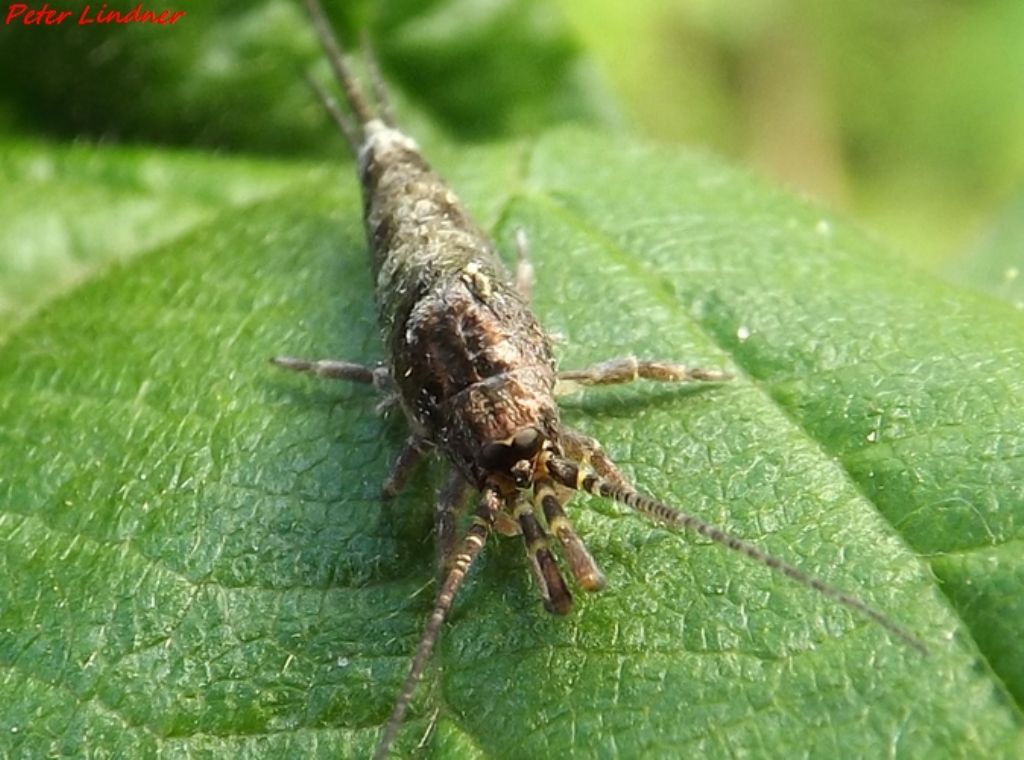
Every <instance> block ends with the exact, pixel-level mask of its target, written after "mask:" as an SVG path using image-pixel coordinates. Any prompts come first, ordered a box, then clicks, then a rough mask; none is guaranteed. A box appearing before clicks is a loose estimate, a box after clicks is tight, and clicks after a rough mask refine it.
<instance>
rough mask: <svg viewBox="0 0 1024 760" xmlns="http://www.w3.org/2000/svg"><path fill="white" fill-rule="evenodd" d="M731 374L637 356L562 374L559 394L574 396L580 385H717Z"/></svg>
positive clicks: (560, 373) (559, 376) (611, 360)
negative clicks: (648, 382) (691, 382)
mask: <svg viewBox="0 0 1024 760" xmlns="http://www.w3.org/2000/svg"><path fill="white" fill-rule="evenodd" d="M732 377H733V375H732V373H731V372H725V371H723V370H718V369H703V368H701V367H687V366H685V365H683V364H674V363H672V362H660V361H645V360H642V359H637V358H636V357H635V356H627V357H624V358H622V359H610V360H609V361H605V362H599V363H598V364H593V365H591V366H589V367H585V368H584V369H577V370H567V371H564V372H559V373H558V382H559V386H562V387H558V388H556V389H555V392H556V393H571V392H572V391H573V390H575V386H577V385H615V384H619V383H631V382H633V381H634V380H659V381H663V382H680V381H684V380H703V381H711V382H717V381H721V380H731V379H732Z"/></svg>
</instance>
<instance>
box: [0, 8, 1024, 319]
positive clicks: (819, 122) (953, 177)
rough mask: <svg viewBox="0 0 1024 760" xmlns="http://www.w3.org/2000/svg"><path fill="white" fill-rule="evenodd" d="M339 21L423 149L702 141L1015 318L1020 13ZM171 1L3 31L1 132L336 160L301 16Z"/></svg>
mask: <svg viewBox="0 0 1024 760" xmlns="http://www.w3.org/2000/svg"><path fill="white" fill-rule="evenodd" d="M326 4H327V5H328V6H329V9H330V11H331V15H332V16H333V17H334V19H335V21H336V23H337V24H338V25H339V27H340V28H341V29H342V30H343V32H344V34H345V36H346V37H347V38H348V39H349V40H354V39H356V38H357V37H358V33H357V32H358V30H359V29H361V28H363V27H367V28H369V29H370V32H371V35H372V37H373V39H374V40H375V45H376V47H377V49H378V54H379V57H380V58H381V60H382V66H383V68H384V70H385V74H386V76H387V78H388V79H389V81H391V82H392V83H393V84H394V89H395V90H396V91H397V99H398V101H399V109H400V112H401V114H402V116H403V118H404V120H405V121H407V122H408V123H410V124H411V125H412V126H411V131H413V132H414V133H416V134H418V135H420V136H426V141H427V142H428V143H429V142H430V141H431V140H450V141H456V142H457V141H465V140H472V141H482V140H493V139H505V138H510V137H511V138H516V137H528V136H529V135H531V134H535V133H537V132H539V131H542V130H544V129H546V128H549V127H551V126H552V125H555V124H558V123H562V122H565V121H574V122H584V123H589V124H593V125H595V126H598V127H600V128H604V129H613V130H624V131H628V132H630V133H633V134H639V135H644V136H650V137H653V138H656V139H659V140H663V141H677V142H680V143H685V144H687V145H696V146H704V147H706V148H707V149H709V150H710V151H713V152H715V153H719V154H722V155H724V156H726V157H728V158H729V159H730V160H731V161H733V162H734V163H737V164H740V165H745V166H749V167H751V168H752V169H753V170H754V171H756V172H758V173H762V174H766V175H768V176H771V177H774V178H777V179H778V180H779V181H781V182H782V183H784V184H786V185H788V186H790V187H792V188H795V189H796V190H798V191H800V192H803V193H806V194H808V195H810V196H812V197H815V198H818V199H820V200H821V201H822V202H823V203H825V204H826V205H828V206H831V207H834V208H839V209H842V210H845V211H847V212H848V213H849V214H850V215H851V216H853V217H855V218H857V219H859V220H861V221H862V222H863V224H864V225H865V226H866V227H868V228H870V229H874V230H875V231H876V232H877V233H878V234H879V235H880V236H881V237H882V238H884V239H887V240H889V241H890V242H891V243H893V244H894V246H895V248H896V249H898V250H899V251H901V252H903V253H904V254H905V255H906V256H907V257H909V258H911V259H912V260H914V261H916V262H917V263H919V264H920V265H922V266H924V267H926V268H928V269H931V270H933V271H937V272H940V273H942V274H945V275H946V276H948V277H951V278H952V279H955V280H959V281H961V282H964V283H966V284H969V285H973V286H976V287H979V288H981V289H983V290H987V291H989V292H991V293H993V294H995V295H998V296H1000V297H1003V298H1008V299H1010V300H1012V301H1014V302H1020V301H1024V290H1021V287H1020V285H1019V283H1018V282H1017V280H1016V272H1017V271H1019V269H1020V268H1021V266H1022V265H1024V262H1021V261H1020V260H1021V259H1022V258H1024V256H1022V255H1021V250H1022V249H1021V245H1020V241H1021V240H1024V184H1022V183H1024V44H1022V41H1024V2H1021V1H1020V0H987V1H978V2H971V3H967V2H953V1H951V0H908V2H903V3H888V2H882V1H881V0H859V1H857V2H849V3H838V2H824V3H823V2H818V1H814V0H784V1H780V0H735V1H733V2H714V0H635V1H634V2H628V3H627V2H622V1H621V0H416V1H415V2H413V1H412V0H390V1H389V0H383V1H380V2H370V1H369V0H347V1H345V2H333V3H332V2H327V3H326ZM36 5H37V6H38V5H40V4H36ZM66 5H67V7H69V8H80V7H81V6H82V5H84V4H83V3H81V2H77V1H76V2H68V3H67V4H66ZM131 5H133V3H129V4H127V5H125V6H124V7H125V8H129V7H131ZM111 6H112V7H117V6H115V5H114V4H111ZM152 7H154V8H156V7H157V6H152ZM161 7H163V6H161ZM167 7H173V8H174V9H181V10H186V11H187V13H188V15H187V16H186V17H185V18H184V19H182V20H181V21H180V22H179V23H178V24H177V25H175V26H168V27H159V26H151V25H140V24H131V25H124V26H119V25H108V26H99V25H92V26H84V27H79V26H76V25H75V24H74V21H73V20H72V21H70V22H68V23H65V24H63V25H61V26H59V27H41V28H35V27H26V26H24V25H20V24H18V23H17V22H15V23H13V24H10V25H3V26H0V67H2V70H3V71H4V76H3V78H2V81H0V136H3V135H6V136H7V137H8V138H10V137H11V136H12V135H16V136H26V135H28V136H33V137H36V138H42V139H45V140H54V141H65V140H69V139H77V138H83V137H84V138H85V139H87V140H91V141H97V140H99V141H118V142H129V143H132V144H154V143H157V144H170V145H188V146H201V147H203V148H215V149H217V150H219V151H230V152H247V153H261V154H271V155H278V156H290V157H291V156H303V155H305V156H310V157H317V158H318V159H319V158H324V157H330V156H337V155H340V154H341V151H342V148H341V144H340V142H339V140H338V139H337V138H336V137H335V136H334V135H332V133H331V131H330V127H329V125H328V124H327V122H326V120H325V119H324V117H323V114H322V113H321V112H320V109H319V107H318V105H317V104H316V103H315V102H313V100H312V98H311V97H310V94H309V92H308V90H307V88H306V86H305V85H304V83H303V82H302V80H301V76H300V74H301V72H302V71H303V70H304V69H305V68H308V67H316V68H317V71H318V73H320V74H321V75H326V69H325V68H324V66H323V62H322V60H320V56H319V52H318V50H317V48H316V45H315V43H314V41H313V39H312V37H311V35H310V32H309V29H308V26H307V24H306V22H305V19H304V17H303V15H302V13H301V12H300V10H299V8H298V6H297V2H292V0H255V1H253V2H241V1H240V0H216V1H215V0H207V1H205V2H195V1H194V0H179V1H178V2H176V3H172V4H169V5H168V6H167ZM12 145H15V147H13V148H12V147H11V146H12ZM0 149H2V150H4V151H5V152H7V153H8V154H9V153H10V152H11V151H12V150H16V149H17V148H16V143H11V142H10V141H8V142H7V143H6V147H4V146H0ZM638 181H642V178H638ZM3 202H4V201H3V199H0V204H2V203H3ZM682 202H685V200H684V201H682ZM2 274H3V273H2V272H0V276H2Z"/></svg>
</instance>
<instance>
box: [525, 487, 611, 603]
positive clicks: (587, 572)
mask: <svg viewBox="0 0 1024 760" xmlns="http://www.w3.org/2000/svg"><path fill="white" fill-rule="evenodd" d="M533 498H534V504H536V505H537V506H538V507H540V508H541V509H543V510H544V517H545V519H546V520H547V521H548V529H549V530H550V531H551V532H552V533H554V534H555V537H556V538H558V540H559V542H560V543H561V544H562V552H563V553H564V554H565V558H566V560H567V561H568V562H569V570H570V571H571V572H572V576H573V578H574V579H575V580H576V583H577V584H578V585H579V587H580V588H582V589H583V590H584V591H600V590H601V589H603V588H604V587H605V578H604V574H603V573H602V572H601V569H600V568H599V567H598V566H597V563H596V562H594V558H593V557H592V556H590V552H589V551H587V547H586V546H585V545H584V543H583V541H582V540H581V539H580V537H579V536H578V535H576V531H575V530H574V529H573V527H572V523H571V522H569V517H568V516H567V515H566V514H565V511H564V510H563V509H562V503H561V502H560V501H559V499H558V495H557V494H556V492H555V484H554V481H552V480H551V478H548V477H543V478H538V479H537V480H535V481H534V484H533Z"/></svg>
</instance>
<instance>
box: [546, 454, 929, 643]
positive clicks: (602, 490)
mask: <svg viewBox="0 0 1024 760" xmlns="http://www.w3.org/2000/svg"><path fill="white" fill-rule="evenodd" d="M545 465H546V469H547V472H548V473H549V474H550V475H551V478H552V479H553V480H554V481H555V482H556V483H561V484H562V485H564V486H567V487H569V488H572V489H574V490H577V491H586V492H588V493H592V494H594V495H595V496H602V497H604V498H606V499H613V500H615V501H617V502H619V503H620V504H624V505H625V506H627V507H630V508H631V509H634V510H636V511H637V512H639V513H641V514H643V515H646V516H647V517H649V518H651V519H652V520H656V521H658V522H663V523H667V524H669V525H674V526H676V527H679V528H683V529H684V530H689V531H692V532H694V533H697V534H698V535H700V536H703V537H704V538H707V539H710V540H711V541H714V542H715V543H716V544H721V545H722V546H724V547H726V548H727V549H731V550H732V551H735V552H739V553H740V554H744V555H746V556H747V557H748V558H749V559H752V560H753V561H754V562H757V563H758V564H761V565H764V566H765V567H767V568H770V569H771V570H774V571H775V572H778V573H780V574H782V575H785V576H786V577H788V578H790V579H792V580H794V581H796V582H797V583H799V584H800V585H802V586H807V587H808V588H812V589H814V590H815V591H817V592H818V593H820V594H822V595H823V596H826V597H828V598H829V599H832V600H833V601H835V602H837V603H838V604H841V605H843V606H844V607H847V608H848V609H851V610H853V611H855V612H857V613H859V614H860V615H863V616H864V617H866V618H868V619H869V620H872V621H873V622H875V623H877V624H878V625H880V626H882V627H883V628H885V629H886V630H887V631H889V632H890V633H892V634H893V635H895V636H897V637H898V638H900V639H902V640H903V641H904V642H905V643H907V644H908V645H910V646H911V647H913V648H914V649H916V650H917V651H919V652H920V653H921V654H924V655H927V654H928V648H927V647H926V646H925V645H924V643H923V642H922V641H921V640H920V639H918V638H917V637H916V636H915V635H914V634H912V633H911V632H910V631H908V630H907V629H906V628H904V627H903V626H902V625H900V624H899V623H897V622H896V621H894V620H892V619H891V618H890V617H888V616H887V615H885V614H884V613H882V612H880V611H878V610H876V609H875V608H874V607H872V606H870V605H869V604H867V603H866V602H864V601H862V600H861V599H859V598H858V597H856V596H854V595H852V594H849V593H847V592H846V591H843V590H842V589H840V588H837V587H836V586H833V585H831V584H829V583H826V582H825V581H823V580H822V579H821V578H818V577H817V576H815V575H811V574H810V573H807V572H805V571H803V570H801V569H800V568H798V567H796V566H795V565H791V564H789V563H788V562H786V561H784V560H782V559H779V558H778V557H776V556H774V555H772V554H769V553H768V552H766V551H764V550H763V549H761V548H760V547H757V546H755V545H754V544H752V543H750V542H749V541H744V540H743V539H742V538H740V537H739V536H736V535H733V534H732V533H729V532H728V531H726V530H723V529H722V528H719V527H718V526H716V525H712V524H711V523H708V522H705V521H704V520H702V519H701V518H699V517H697V516H696V515H691V514H688V513H686V512H682V511H680V510H678V509H676V508H675V507H670V506H669V505H668V504H665V503H664V502H661V501H658V500H657V499H654V498H652V497H650V496H647V495H646V494H642V493H640V492H639V491H637V490H636V489H634V488H633V486H631V485H629V484H628V483H613V482H612V481H610V480H608V479H606V478H603V477H601V476H600V475H599V474H597V473H596V472H594V471H593V470H592V469H591V468H590V467H588V466H586V465H584V464H581V463H579V462H573V461H570V460H568V459H564V458H563V457H559V456H554V455H551V456H549V457H547V459H546V460H545Z"/></svg>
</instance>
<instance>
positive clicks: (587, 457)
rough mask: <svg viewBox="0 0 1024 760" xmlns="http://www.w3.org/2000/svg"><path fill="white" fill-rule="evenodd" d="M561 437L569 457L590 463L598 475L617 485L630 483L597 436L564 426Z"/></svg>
mask: <svg viewBox="0 0 1024 760" xmlns="http://www.w3.org/2000/svg"><path fill="white" fill-rule="evenodd" d="M560 438H561V441H562V446H564V447H565V452H566V453H567V454H568V455H569V459H572V460H575V461H578V462H583V463H585V464H589V465H590V466H591V467H593V468H594V470H595V471H596V472H597V474H598V475H600V476H601V477H603V478H605V479H606V480H609V481H611V482H612V483H615V484H616V485H620V486H628V485H629V481H627V480H626V476H625V475H623V474H622V473H621V472H620V471H619V468H618V467H617V466H616V464H615V462H613V461H612V460H611V457H609V456H608V455H607V454H606V453H605V450H604V448H602V446H601V444H600V443H598V441H597V439H596V438H591V437H590V436H589V435H585V434H584V433H581V432H580V431H578V430H573V429H572V428H562V431H561V435H560Z"/></svg>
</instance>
